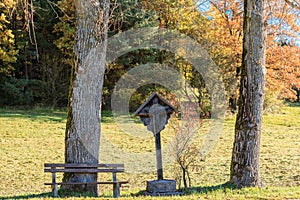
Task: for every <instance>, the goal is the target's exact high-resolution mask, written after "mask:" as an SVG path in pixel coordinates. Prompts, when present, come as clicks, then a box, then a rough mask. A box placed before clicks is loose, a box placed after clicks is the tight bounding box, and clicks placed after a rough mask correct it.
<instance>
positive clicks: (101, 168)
mask: <svg viewBox="0 0 300 200" xmlns="http://www.w3.org/2000/svg"><path fill="white" fill-rule="evenodd" d="M44 172H52V173H56V172H69V173H100V172H112V173H117V172H124V164H69V163H61V164H55V163H45V164H44Z"/></svg>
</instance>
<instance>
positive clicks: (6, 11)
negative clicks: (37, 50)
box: [0, 0, 18, 75]
mask: <svg viewBox="0 0 300 200" xmlns="http://www.w3.org/2000/svg"><path fill="white" fill-rule="evenodd" d="M14 7H15V2H14V1H12V0H3V1H1V2H0V11H1V14H0V31H1V32H0V44H1V47H0V74H1V73H2V74H5V75H9V74H10V73H11V71H12V70H13V66H12V63H14V62H16V60H17V57H16V55H17V53H18V51H17V50H16V48H15V36H14V34H13V32H12V27H11V24H10V18H11V16H12V10H13V9H14Z"/></svg>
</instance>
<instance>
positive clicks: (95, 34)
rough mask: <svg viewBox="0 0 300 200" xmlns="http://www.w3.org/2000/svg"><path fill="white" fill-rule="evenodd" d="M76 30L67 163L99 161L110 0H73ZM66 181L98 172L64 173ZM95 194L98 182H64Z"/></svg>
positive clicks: (84, 178)
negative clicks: (79, 183) (85, 183)
mask: <svg viewBox="0 0 300 200" xmlns="http://www.w3.org/2000/svg"><path fill="white" fill-rule="evenodd" d="M75 6H76V19H77V32H76V41H75V48H74V49H75V65H74V66H75V67H74V69H73V73H72V77H71V88H70V94H69V105H68V108H69V111H68V119H67V125H66V135H65V162H66V163H98V157H99V147H100V133H101V127H100V118H101V116H100V114H101V96H102V85H103V79H104V71H105V60H106V48H107V29H108V27H107V26H108V16H109V0H101V1H99V0H84V1H83V0H75ZM63 180H64V181H65V182H79V181H80V182H96V181H97V174H71V173H65V174H64V177H63ZM63 189H66V190H68V191H78V192H82V191H85V192H89V193H92V194H94V195H97V194H98V191H97V185H88V186H86V185H65V186H63Z"/></svg>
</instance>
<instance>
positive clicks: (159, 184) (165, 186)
mask: <svg viewBox="0 0 300 200" xmlns="http://www.w3.org/2000/svg"><path fill="white" fill-rule="evenodd" d="M180 194H181V193H180V192H177V191H176V181H175V180H152V181H147V189H146V195H151V196H166V195H180Z"/></svg>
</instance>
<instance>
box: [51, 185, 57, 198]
mask: <svg viewBox="0 0 300 200" xmlns="http://www.w3.org/2000/svg"><path fill="white" fill-rule="evenodd" d="M52 192H53V197H58V185H57V184H54V185H53V186H52Z"/></svg>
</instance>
